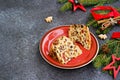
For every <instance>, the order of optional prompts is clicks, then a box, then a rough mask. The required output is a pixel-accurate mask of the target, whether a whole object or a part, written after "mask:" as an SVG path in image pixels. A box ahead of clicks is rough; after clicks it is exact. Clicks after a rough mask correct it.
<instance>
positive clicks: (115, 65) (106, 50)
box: [93, 32, 120, 78]
mask: <svg viewBox="0 0 120 80" xmlns="http://www.w3.org/2000/svg"><path fill="white" fill-rule="evenodd" d="M116 35H117V38H115V37H116ZM119 35H120V32H114V33H113V34H112V37H111V38H114V39H111V40H108V41H107V42H106V43H105V44H103V45H102V47H101V48H100V51H99V54H98V56H97V57H96V58H95V60H94V61H93V65H94V67H95V68H102V67H104V66H106V65H107V66H106V67H104V68H103V70H109V71H108V72H109V74H111V75H112V74H114V78H116V77H117V74H118V72H119V70H120V36H119ZM118 38H119V39H118ZM111 55H112V58H111ZM111 61H112V62H111ZM111 69H112V70H113V73H112V71H111Z"/></svg>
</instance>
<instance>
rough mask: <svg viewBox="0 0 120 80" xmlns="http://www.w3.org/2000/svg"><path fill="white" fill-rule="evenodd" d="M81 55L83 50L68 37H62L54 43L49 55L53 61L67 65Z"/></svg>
mask: <svg viewBox="0 0 120 80" xmlns="http://www.w3.org/2000/svg"><path fill="white" fill-rule="evenodd" d="M80 54H82V50H81V49H80V48H79V47H78V46H77V45H75V44H74V43H73V42H72V41H71V40H70V39H69V38H67V37H66V36H61V37H59V38H58V39H56V40H55V41H54V42H53V43H52V45H51V48H50V53H49V55H50V56H51V57H52V58H53V59H55V60H57V61H58V62H60V63H62V64H66V63H67V62H69V61H70V60H71V59H72V58H76V57H77V56H79V55H80Z"/></svg>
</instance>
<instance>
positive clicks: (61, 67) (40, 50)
mask: <svg viewBox="0 0 120 80" xmlns="http://www.w3.org/2000/svg"><path fill="white" fill-rule="evenodd" d="M64 26H65V27H69V26H70V25H59V26H56V27H53V28H51V29H49V30H48V31H47V32H45V33H44V34H43V36H42V38H41V39H40V41H39V52H40V54H41V56H42V58H43V59H44V60H45V61H46V62H47V63H49V64H50V65H52V66H54V67H56V68H60V69H77V68H81V67H84V66H86V65H88V64H90V63H91V62H92V61H93V60H94V59H95V58H96V56H97V55H98V51H99V42H98V40H97V38H96V37H95V35H94V34H93V33H92V32H90V34H91V35H92V36H93V37H94V39H95V41H96V44H97V50H96V53H95V55H94V56H93V58H92V59H90V60H89V61H88V62H86V63H85V64H83V65H79V66H73V67H63V66H58V65H55V64H53V63H51V62H50V61H49V60H47V59H46V58H45V57H44V55H43V52H42V49H41V45H42V41H43V39H44V38H45V36H46V35H47V34H48V33H49V32H51V31H53V30H55V29H59V28H61V27H64Z"/></svg>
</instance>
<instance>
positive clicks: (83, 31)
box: [68, 24, 91, 50]
mask: <svg viewBox="0 0 120 80" xmlns="http://www.w3.org/2000/svg"><path fill="white" fill-rule="evenodd" d="M68 35H69V37H70V39H71V40H72V41H73V42H76V41H77V42H79V43H81V45H82V46H83V47H84V48H85V49H87V50H90V48H91V35H90V31H89V28H88V27H87V26H85V25H81V24H74V25H70V30H69V31H68Z"/></svg>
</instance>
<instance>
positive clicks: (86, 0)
mask: <svg viewBox="0 0 120 80" xmlns="http://www.w3.org/2000/svg"><path fill="white" fill-rule="evenodd" d="M116 1H118V0H58V2H59V3H62V4H63V6H62V7H61V8H60V11H62V12H64V11H66V10H69V9H72V6H73V11H75V10H76V9H77V8H78V7H76V8H75V7H74V6H76V5H77V6H78V5H79V6H81V7H79V8H80V9H82V10H83V11H86V9H85V8H84V7H83V6H100V5H101V6H102V5H104V4H108V3H113V2H116ZM82 5H83V6H82Z"/></svg>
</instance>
